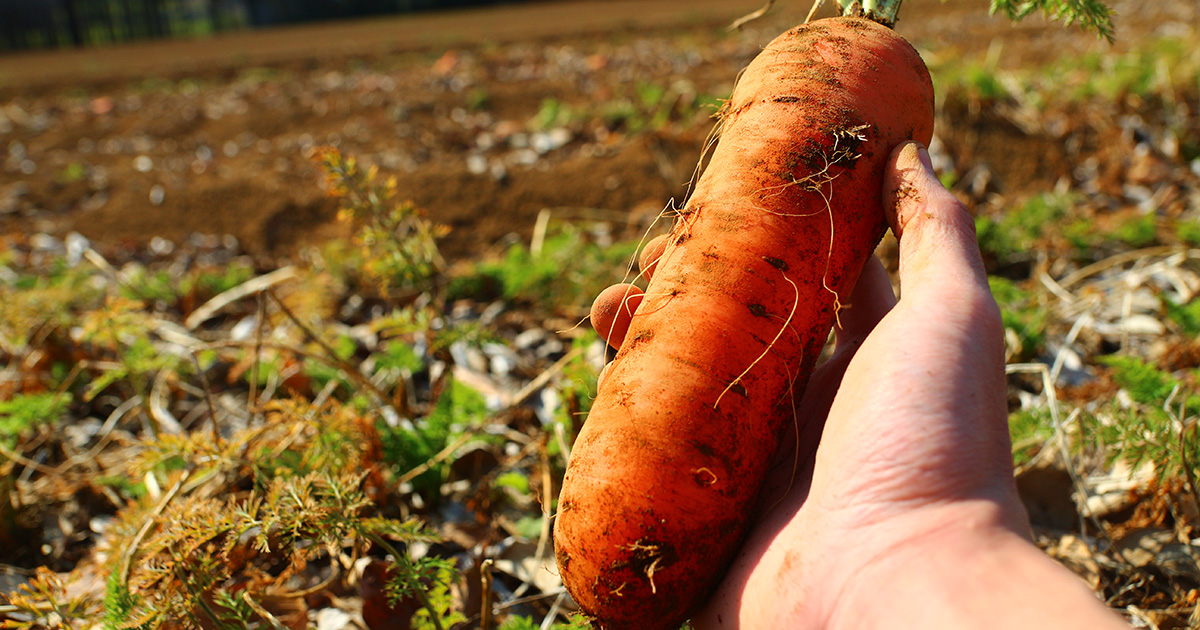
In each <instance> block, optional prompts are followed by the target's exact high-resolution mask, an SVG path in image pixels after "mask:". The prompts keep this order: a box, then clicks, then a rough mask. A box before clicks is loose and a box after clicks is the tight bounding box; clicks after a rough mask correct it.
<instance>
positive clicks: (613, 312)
mask: <svg viewBox="0 0 1200 630" xmlns="http://www.w3.org/2000/svg"><path fill="white" fill-rule="evenodd" d="M643 295H644V292H643V291H642V289H641V288H640V287H638V286H637V285H633V284H614V285H613V286H611V287H608V288H607V289H605V290H603V291H601V292H600V295H597V296H596V300H595V301H594V302H592V311H591V314H590V315H589V319H591V321H592V327H593V328H595V329H596V332H598V333H600V336H601V337H604V340H605V341H607V342H608V345H610V346H612V347H614V348H620V347H621V344H623V343H624V342H625V331H626V330H627V329H628V328H629V322H630V321H631V320H632V319H633V314H634V312H635V311H637V308H638V305H640V304H641V303H642V298H643Z"/></svg>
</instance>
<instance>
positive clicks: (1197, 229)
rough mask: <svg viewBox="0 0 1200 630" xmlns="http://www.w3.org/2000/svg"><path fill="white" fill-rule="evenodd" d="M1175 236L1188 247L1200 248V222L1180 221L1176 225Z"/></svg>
mask: <svg viewBox="0 0 1200 630" xmlns="http://www.w3.org/2000/svg"><path fill="white" fill-rule="evenodd" d="M1175 234H1176V236H1178V237H1179V238H1180V240H1182V241H1183V242H1185V243H1187V244H1188V245H1191V246H1192V247H1200V221H1179V222H1178V223H1176V224H1175Z"/></svg>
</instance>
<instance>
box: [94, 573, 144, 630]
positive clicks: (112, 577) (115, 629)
mask: <svg viewBox="0 0 1200 630" xmlns="http://www.w3.org/2000/svg"><path fill="white" fill-rule="evenodd" d="M104 585H105V587H104V603H103V606H104V628H105V630H127V629H132V630H150V628H151V627H152V626H153V625H154V624H153V623H152V622H150V621H147V622H145V623H141V624H137V625H134V626H130V625H128V624H127V622H128V621H129V619H130V617H131V616H132V614H133V611H134V610H135V609H137V608H138V607H140V606H141V604H142V598H140V597H138V596H137V595H134V594H133V593H130V592H129V586H128V585H126V584H125V583H123V582H122V581H121V579H120V576H119V575H118V574H117V573H116V572H115V571H114V572H112V573H109V574H108V579H107V580H106V581H105V583H104Z"/></svg>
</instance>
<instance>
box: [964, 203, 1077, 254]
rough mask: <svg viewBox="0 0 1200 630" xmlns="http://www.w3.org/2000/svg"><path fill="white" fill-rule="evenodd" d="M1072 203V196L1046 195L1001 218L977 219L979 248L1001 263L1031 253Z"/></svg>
mask: <svg viewBox="0 0 1200 630" xmlns="http://www.w3.org/2000/svg"><path fill="white" fill-rule="evenodd" d="M1072 203H1073V198H1072V197H1071V196H1070V195H1059V194H1053V193H1044V194H1041V195H1038V196H1035V197H1032V198H1030V199H1029V200H1028V201H1026V202H1025V204H1024V205H1022V206H1018V207H1017V208H1015V209H1013V210H1012V211H1010V212H1008V213H1007V214H1004V215H1003V216H1001V217H999V218H991V217H978V218H976V219H975V231H976V233H977V234H978V238H979V247H980V249H982V250H983V251H984V252H987V253H990V254H991V255H993V256H995V257H997V258H999V259H1001V260H1006V259H1009V258H1012V257H1013V256H1014V255H1016V254H1019V253H1023V252H1028V251H1030V250H1031V249H1033V248H1034V246H1035V245H1036V244H1037V243H1038V241H1039V239H1041V238H1042V237H1044V236H1046V235H1048V234H1049V230H1050V228H1051V227H1052V226H1053V225H1054V224H1055V223H1056V222H1058V221H1061V220H1062V219H1063V217H1065V216H1067V213H1068V211H1069V210H1070V208H1071V204H1072Z"/></svg>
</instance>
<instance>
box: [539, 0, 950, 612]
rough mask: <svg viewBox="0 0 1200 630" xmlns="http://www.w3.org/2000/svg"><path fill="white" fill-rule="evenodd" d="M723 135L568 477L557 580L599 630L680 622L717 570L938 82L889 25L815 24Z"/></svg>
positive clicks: (738, 91) (761, 78) (756, 87)
mask: <svg viewBox="0 0 1200 630" xmlns="http://www.w3.org/2000/svg"><path fill="white" fill-rule="evenodd" d="M718 132H719V138H720V139H719V143H718V144H717V146H716V148H715V150H714V151H713V154H712V157H711V159H710V161H709V163H708V165H707V167H706V169H705V172H704V175H703V177H702V178H701V179H700V181H699V182H698V184H697V186H696V188H695V192H694V193H693V195H692V196H691V198H690V199H689V200H688V201H687V203H686V204H685V205H684V207H683V208H682V209H681V210H680V211H679V216H678V219H677V221H676V223H675V225H674V227H673V229H672V231H671V233H670V235H669V238H668V239H667V240H666V241H665V249H664V251H662V253H661V256H655V257H654V259H655V260H656V262H654V263H653V267H652V275H653V279H652V280H651V282H650V284H649V287H648V289H647V290H646V293H645V296H644V298H642V301H641V306H640V308H639V309H638V311H637V313H636V315H634V316H633V318H632V320H631V323H630V326H629V329H628V334H627V336H626V337H625V338H624V339H618V340H611V339H610V341H611V342H613V343H614V345H617V346H619V352H618V353H617V356H616V358H615V359H614V360H613V362H612V363H611V367H610V368H609V369H608V371H607V373H606V375H605V378H604V380H603V383H602V384H601V386H600V389H599V394H598V396H597V398H596V400H595V403H594V405H593V407H592V410H591V413H590V415H589V416H588V418H587V421H586V423H585V424H584V426H583V429H582V431H581V432H580V434H579V436H578V438H577V440H576V442H575V446H574V448H573V450H572V456H571V461H570V465H569V467H568V469H567V473H566V476H565V478H564V481H563V487H562V493H561V495H560V500H559V507H558V515H557V520H556V523H555V546H556V553H557V556H558V563H559V567H560V569H561V572H562V578H563V581H564V583H565V584H566V586H567V588H568V590H569V591H570V593H571V595H572V596H573V597H574V598H575V601H576V602H578V604H579V605H580V607H581V608H582V609H583V610H584V611H585V612H587V613H588V614H589V615H592V616H593V617H594V618H595V619H596V621H597V623H598V626H599V627H600V628H604V629H609V630H626V629H632V628H639V629H643V630H665V629H668V628H675V627H678V625H679V624H680V623H681V622H682V621H683V620H685V619H686V618H687V617H688V615H690V614H691V612H692V611H694V609H695V608H696V606H697V605H698V603H700V602H701V601H702V600H703V599H704V598H705V597H706V596H707V595H708V594H709V593H711V592H712V589H713V588H714V587H715V585H716V583H717V582H718V580H719V579H720V577H721V575H722V573H723V571H724V568H725V567H726V566H727V564H728V562H729V560H730V559H731V557H732V555H733V554H734V552H735V551H736V549H737V547H738V545H739V544H740V543H741V541H742V539H743V538H744V535H745V534H746V532H747V529H748V526H749V524H750V523H751V521H752V519H753V517H754V515H753V512H754V509H755V504H756V499H757V497H758V494H759V490H760V488H761V486H762V483H763V479H764V475H765V473H766V471H767V469H768V467H769V465H770V462H771V459H772V457H773V455H774V454H775V452H776V450H777V448H778V443H779V438H780V435H781V432H782V430H783V428H784V426H785V423H792V422H804V419H803V418H800V419H796V418H794V417H793V412H792V409H793V401H794V400H795V399H796V398H798V397H799V395H800V394H801V393H802V392H803V390H804V387H805V384H806V381H807V379H808V375H809V373H810V372H811V370H812V368H813V366H814V362H815V361H816V359H817V356H818V355H819V354H820V352H821V349H822V347H823V345H824V344H825V342H826V339H827V337H828V334H829V331H830V329H831V327H832V325H833V323H834V321H835V317H836V314H837V310H838V309H839V308H840V307H841V306H843V305H842V304H841V302H840V300H842V299H844V298H845V296H847V295H849V293H850V291H851V289H852V288H853V286H854V283H855V281H856V280H857V277H858V274H859V272H860V270H861V269H862V267H863V265H864V263H865V262H866V260H867V258H868V257H869V256H871V255H872V252H873V250H874V247H875V245H876V244H877V242H878V241H879V238H880V237H881V236H882V234H883V232H884V230H885V229H886V225H887V224H886V220H885V217H884V209H883V208H882V201H881V199H882V180H883V167H884V163H885V160H886V159H887V157H888V155H889V154H890V152H891V151H892V149H893V148H894V147H895V146H897V145H898V144H900V143H901V142H903V141H906V140H909V139H915V140H918V141H921V142H924V143H928V142H929V140H930V136H931V135H932V132H933V88H932V85H931V83H930V79H929V74H928V72H927V71H926V69H925V65H924V64H923V63H922V61H921V59H920V57H919V55H918V54H917V52H916V51H915V50H914V49H913V48H912V46H910V45H909V44H908V43H907V42H905V41H904V40H903V39H902V38H901V37H899V36H898V35H896V34H894V33H893V32H892V31H891V30H890V29H888V28H886V27H883V26H880V25H879V24H876V23H875V22H872V21H869V20H865V19H859V18H833V19H827V20H820V21H817V22H814V23H811V24H807V25H804V26H800V27H797V28H795V29H792V30H791V31H789V32H787V33H785V34H784V35H782V36H780V37H779V38H777V39H776V40H775V41H773V42H771V43H770V44H769V45H768V46H767V47H766V49H765V50H764V51H763V52H762V53H761V54H760V55H759V56H758V57H757V58H756V59H755V60H754V61H753V62H752V63H751V64H750V66H749V67H748V68H747V69H746V70H745V72H744V73H743V75H742V77H741V79H740V80H739V82H738V84H737V87H736V88H735V90H734V92H733V94H732V96H731V98H730V100H729V101H728V102H727V103H726V104H725V106H724V108H723V110H722V112H721V118H720V122H719V125H718ZM648 267H651V265H649V264H644V265H643V267H642V268H643V270H646V269H647V268H648ZM614 330H615V326H614Z"/></svg>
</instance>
